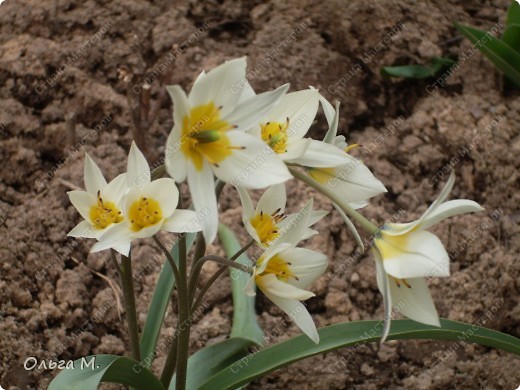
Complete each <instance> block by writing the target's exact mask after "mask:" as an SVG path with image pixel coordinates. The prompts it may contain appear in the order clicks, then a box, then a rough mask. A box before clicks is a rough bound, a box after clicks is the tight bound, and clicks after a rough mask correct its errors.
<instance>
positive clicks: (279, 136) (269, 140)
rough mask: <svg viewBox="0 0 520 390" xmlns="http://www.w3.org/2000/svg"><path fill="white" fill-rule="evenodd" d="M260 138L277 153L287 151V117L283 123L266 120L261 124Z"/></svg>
mask: <svg viewBox="0 0 520 390" xmlns="http://www.w3.org/2000/svg"><path fill="white" fill-rule="evenodd" d="M261 128H262V139H263V140H264V142H265V143H266V144H267V145H269V146H270V147H271V149H273V151H274V152H275V153H277V154H280V153H285V152H287V141H288V140H289V136H288V135H287V129H288V128H289V118H287V121H286V122H285V123H278V122H267V123H266V124H264V125H261Z"/></svg>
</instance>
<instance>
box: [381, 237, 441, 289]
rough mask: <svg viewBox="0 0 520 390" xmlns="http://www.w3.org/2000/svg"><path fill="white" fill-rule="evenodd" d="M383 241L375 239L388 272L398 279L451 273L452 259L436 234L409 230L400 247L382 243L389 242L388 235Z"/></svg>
mask: <svg viewBox="0 0 520 390" xmlns="http://www.w3.org/2000/svg"><path fill="white" fill-rule="evenodd" d="M399 240H401V239H399ZM378 241H379V242H378ZM382 241H384V243H386V244H381V240H376V245H377V247H378V249H379V251H380V252H381V256H382V257H383V264H384V266H385V270H386V272H387V273H388V274H389V275H391V276H393V277H395V278H399V279H408V278H419V277H440V276H449V274H450V259H449V256H448V253H447V252H446V249H444V245H442V242H441V241H440V240H439V238H438V237H437V236H436V235H435V234H432V233H430V232H427V231H414V232H411V233H408V234H407V236H406V238H405V241H404V242H402V243H401V242H400V244H402V246H401V247H397V246H393V245H392V244H390V245H392V248H390V250H388V249H385V247H384V246H382V245H388V243H389V241H388V238H387V239H386V240H385V239H384V235H383V240H382ZM386 248H389V247H388V246H386Z"/></svg>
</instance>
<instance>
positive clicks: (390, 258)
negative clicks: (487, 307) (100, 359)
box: [374, 173, 484, 339]
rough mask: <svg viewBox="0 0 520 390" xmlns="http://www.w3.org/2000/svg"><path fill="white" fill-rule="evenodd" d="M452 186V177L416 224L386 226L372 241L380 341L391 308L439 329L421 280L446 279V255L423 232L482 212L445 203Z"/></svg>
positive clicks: (466, 204) (464, 203)
mask: <svg viewBox="0 0 520 390" xmlns="http://www.w3.org/2000/svg"><path fill="white" fill-rule="evenodd" d="M454 183H455V175H454V174H453V173H452V174H451V175H450V178H449V179H448V182H447V183H446V185H445V187H444V188H443V190H442V191H441V193H440V195H439V197H438V198H437V199H436V200H435V201H434V202H433V203H432V205H431V206H430V207H429V208H428V210H426V212H425V213H424V214H423V215H422V216H421V217H420V218H419V219H418V220H416V221H414V222H410V223H389V224H386V225H385V226H384V227H383V229H381V232H380V234H379V235H378V236H377V237H376V238H375V240H374V252H375V254H376V266H377V271H378V272H377V281H378V286H379V289H380V290H381V293H382V294H383V297H384V300H385V309H386V310H385V311H386V320H387V326H386V327H385V332H384V337H383V339H384V338H385V337H386V335H387V333H388V330H389V321H390V315H391V309H392V307H394V309H395V310H396V311H400V312H401V313H402V314H404V315H405V316H407V317H409V318H411V319H413V320H415V321H417V322H422V323H424V324H429V325H434V326H440V323H439V316H438V314H437V310H436V309H435V305H434V303H433V300H432V298H431V295H430V291H429V289H428V286H427V284H426V280H425V279H424V278H432V277H436V276H449V275H450V268H449V255H448V253H447V252H446V249H445V248H444V245H443V244H442V242H441V241H440V240H439V238H438V237H437V236H436V235H434V234H433V233H430V232H428V231H426V229H428V228H429V227H431V226H433V225H435V224H436V223H438V222H440V221H442V220H444V219H446V218H449V217H452V216H454V215H460V214H466V213H473V212H477V211H482V210H484V209H483V208H482V207H481V206H480V205H479V204H478V203H476V202H474V201H472V200H467V199H457V200H450V201H447V202H445V200H446V198H447V197H448V195H449V193H450V192H451V189H452V188H453V185H454Z"/></svg>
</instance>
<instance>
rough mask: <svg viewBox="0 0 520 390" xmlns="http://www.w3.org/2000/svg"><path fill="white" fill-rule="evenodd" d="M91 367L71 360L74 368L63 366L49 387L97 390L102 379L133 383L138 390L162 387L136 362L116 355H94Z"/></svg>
mask: <svg viewBox="0 0 520 390" xmlns="http://www.w3.org/2000/svg"><path fill="white" fill-rule="evenodd" d="M91 358H94V359H95V360H94V367H91V366H86V365H83V366H82V364H81V362H82V359H78V360H76V361H74V368H73V369H72V368H69V369H64V370H63V371H61V372H60V373H59V374H58V375H57V376H56V377H55V378H54V379H53V380H52V382H51V383H50V384H49V387H48V390H96V389H97V388H98V385H99V384H100V383H102V382H113V383H119V384H122V385H127V386H132V388H134V389H138V390H163V389H164V387H163V385H162V383H161V381H160V380H159V379H158V378H156V377H155V375H154V374H152V372H151V371H150V370H148V369H147V368H145V367H142V366H141V365H140V363H139V362H137V361H135V360H133V359H130V358H127V357H123V356H116V355H93V356H87V357H85V358H84V359H85V360H86V362H87V363H90V362H91V360H90V359H91Z"/></svg>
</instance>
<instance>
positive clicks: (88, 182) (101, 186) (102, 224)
mask: <svg viewBox="0 0 520 390" xmlns="http://www.w3.org/2000/svg"><path fill="white" fill-rule="evenodd" d="M84 181H85V189H86V191H69V192H67V195H68V196H69V199H70V202H71V203H72V204H73V206H74V207H75V208H76V210H78V212H79V213H80V215H81V216H82V217H83V218H84V220H83V221H81V222H80V223H79V224H78V225H76V226H75V227H74V228H73V229H72V230H71V231H70V232H69V233H68V234H67V236H70V237H85V238H99V237H100V236H101V235H102V234H103V233H105V232H106V231H107V230H108V229H111V228H113V227H114V226H116V225H117V224H119V223H121V222H122V221H123V219H124V217H123V215H122V212H121V199H122V198H123V196H124V195H125V193H126V191H127V188H128V187H127V180H126V174H124V173H123V174H121V175H119V176H117V177H116V178H115V179H114V180H112V181H111V182H110V183H108V184H107V181H106V180H105V178H104V177H103V174H102V173H101V170H100V169H99V167H98V166H97V165H96V163H95V162H94V160H92V158H91V157H90V156H89V155H88V153H85V166H84Z"/></svg>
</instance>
